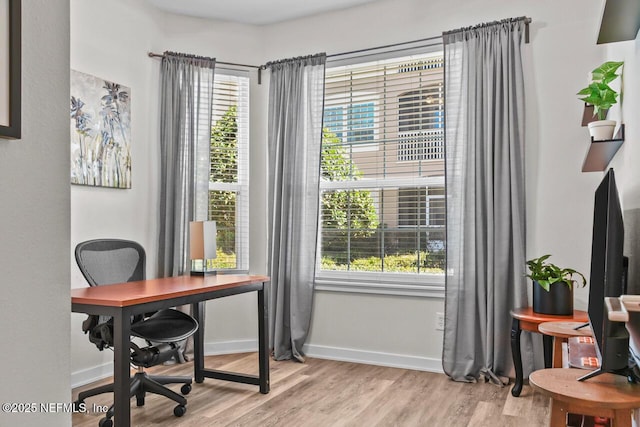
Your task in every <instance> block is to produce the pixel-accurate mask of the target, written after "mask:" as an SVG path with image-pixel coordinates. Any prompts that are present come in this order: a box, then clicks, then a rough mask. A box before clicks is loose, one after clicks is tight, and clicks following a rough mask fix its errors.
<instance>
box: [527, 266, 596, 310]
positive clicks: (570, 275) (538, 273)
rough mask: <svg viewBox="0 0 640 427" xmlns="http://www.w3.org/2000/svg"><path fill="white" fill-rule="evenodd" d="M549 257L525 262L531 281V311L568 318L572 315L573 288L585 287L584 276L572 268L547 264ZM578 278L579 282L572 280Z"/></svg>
mask: <svg viewBox="0 0 640 427" xmlns="http://www.w3.org/2000/svg"><path fill="white" fill-rule="evenodd" d="M550 256H551V255H543V256H541V257H539V258H534V259H531V260H529V261H527V267H528V268H529V271H530V273H529V274H527V275H526V276H527V277H528V278H530V279H531V280H532V281H533V311H534V312H536V313H542V314H552V315H558V316H570V315H572V314H573V286H574V284H578V285H579V286H585V285H586V284H587V280H586V279H585V277H584V275H583V274H582V273H580V272H578V271H576V270H574V269H572V268H560V267H558V266H557V265H555V264H552V263H550V262H547V259H548V258H549V257H550ZM574 276H577V277H579V278H580V279H582V280H580V282H576V280H574Z"/></svg>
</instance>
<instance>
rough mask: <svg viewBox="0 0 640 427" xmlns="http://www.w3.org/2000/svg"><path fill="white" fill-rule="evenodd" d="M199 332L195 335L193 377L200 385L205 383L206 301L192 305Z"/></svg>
mask: <svg viewBox="0 0 640 427" xmlns="http://www.w3.org/2000/svg"><path fill="white" fill-rule="evenodd" d="M191 309H192V311H193V317H195V318H196V320H197V321H198V330H197V331H196V333H195V334H193V376H194V379H195V382H197V383H198V384H200V383H202V382H203V381H204V301H200V302H196V303H193V304H191Z"/></svg>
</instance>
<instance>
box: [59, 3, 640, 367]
mask: <svg viewBox="0 0 640 427" xmlns="http://www.w3.org/2000/svg"><path fill="white" fill-rule="evenodd" d="M602 3H603V1H602V0H591V1H584V0H565V1H563V5H562V7H558V5H557V2H555V1H553V0H540V1H536V2H531V1H525V0H515V1H506V0H476V1H471V2H470V1H463V0H433V1H429V2H425V1H421V0H382V1H379V2H376V3H373V4H370V5H366V6H360V7H356V8H353V9H348V10H344V11H340V12H335V13H327V14H323V15H318V16H315V17H310V18H306V19H299V20H294V21H289V22H285V23H281V24H276V25H270V26H262V27H254V26H245V25H239V24H229V23H223V22H216V21H209V20H199V19H194V18H186V17H179V16H175V15H170V14H164V13H161V12H158V11H154V10H152V9H151V8H150V7H148V6H147V5H146V3H145V2H144V1H142V0H136V1H125V0H114V1H110V2H109V3H106V4H105V3H104V2H99V1H98V0H82V1H80V0H72V2H71V5H72V11H71V26H72V27H71V28H72V32H71V34H72V48H71V67H72V68H74V69H77V70H79V71H84V72H88V73H91V74H95V75H97V76H100V77H104V78H106V79H110V80H114V81H116V82H120V83H122V84H125V85H127V86H129V87H131V89H132V107H133V110H132V123H133V147H134V152H133V189H132V190H106V189H95V188H85V187H75V186H74V187H72V212H73V213H72V219H73V223H72V232H71V240H72V246H73V245H75V243H77V242H78V241H80V240H84V239H87V238H92V237H96V236H98V235H122V236H126V237H130V238H135V239H137V240H139V241H141V242H142V243H143V244H144V245H145V246H146V247H147V250H148V252H149V253H150V254H152V255H153V254H154V253H155V248H156V243H155V237H154V236H155V232H156V229H157V225H156V221H155V219H154V212H155V209H156V205H157V194H156V193H157V185H156V179H157V174H158V171H157V168H156V166H155V165H156V164H157V161H158V160H157V157H158V149H157V130H156V129H157V123H156V117H157V107H156V106H157V93H156V89H157V78H158V63H157V61H155V60H151V59H149V58H147V57H146V56H145V53H146V51H147V50H153V51H155V52H162V51H164V50H176V51H181V52H187V53H195V54H200V55H206V56H214V57H217V58H218V59H219V60H222V61H229V62H241V63H248V64H256V65H258V64H261V63H264V62H266V61H267V60H274V59H281V58H286V57H292V56H298V55H305V54H310V53H315V52H320V51H325V52H327V53H328V54H332V53H339V52H344V51H348V50H352V49H361V48H367V47H372V46H377V45H383V44H388V43H394V42H403V41H408V40H414V39H420V38H425V37H430V36H435V35H438V34H440V33H441V32H442V31H444V30H450V29H454V28H459V27H462V26H468V25H474V24H477V23H480V22H486V21H492V20H495V19H501V18H507V17H514V16H522V15H526V16H529V17H531V18H532V19H533V23H532V25H531V43H530V44H529V45H526V47H525V68H526V74H527V84H526V92H527V101H526V107H527V152H526V156H527V193H528V200H527V203H528V210H527V217H528V231H527V236H528V244H527V255H528V257H534V256H538V255H542V254H543V253H552V254H553V259H554V260H555V261H557V262H558V263H561V264H565V265H567V266H571V267H574V268H577V269H578V270H581V271H583V272H585V273H587V272H588V270H589V258H590V242H591V215H592V214H591V212H592V203H593V201H592V197H593V196H592V195H593V190H594V189H595V187H596V185H597V183H598V182H599V180H600V179H601V176H602V175H601V174H598V173H592V174H583V173H582V172H580V169H581V166H582V160H583V158H584V155H585V153H586V148H587V143H588V140H589V138H588V134H587V131H586V129H585V128H582V127H580V119H581V114H582V105H581V103H580V101H578V100H577V97H576V96H575V93H576V92H577V91H578V90H579V89H580V88H581V87H582V86H583V85H584V83H585V82H586V77H587V73H588V71H590V70H591V69H592V68H593V65H594V64H598V63H600V62H602V60H603V59H604V58H605V56H606V54H607V52H606V48H605V47H602V46H596V44H595V40H596V35H597V29H598V26H599V20H600V10H601V5H602ZM98 10H101V11H102V12H101V13H96V11H98ZM114 16H122V17H123V19H122V20H121V21H120V22H119V20H118V19H113V17H114ZM101 27H107V28H110V29H111V30H110V31H108V32H101V33H99V32H96V31H92V29H93V28H101ZM636 50H637V48H636ZM629 55H636V56H637V52H635V53H629ZM263 80H264V81H265V82H264V83H263V85H260V86H258V85H257V83H256V79H255V72H254V73H252V87H251V90H252V106H251V114H252V127H251V133H252V135H251V150H252V154H251V155H252V157H251V161H252V168H251V191H252V194H251V202H252V209H251V235H250V237H251V242H252V245H251V250H252V253H251V260H252V261H251V271H252V272H253V273H264V272H265V271H266V259H267V254H266V235H267V222H266V193H267V191H266V190H267V188H266V183H267V179H266V177H267V169H266V139H265V135H266V128H267V123H266V112H267V107H268V101H267V96H268V84H267V83H266V81H267V80H268V73H265V75H264V76H263ZM629 84H631V83H629ZM636 91H637V89H636ZM636 108H637V107H636ZM635 111H637V109H636V110H635ZM625 114H626V113H625ZM627 117H629V116H628V115H627ZM629 130H631V129H629ZM626 145H630V144H626ZM623 149H624V150H628V149H629V148H628V147H626V146H625V147H624V148H623ZM625 181H626V182H628V183H629V184H628V185H625V188H626V187H629V188H630V187H631V185H632V184H631V182H633V179H632V178H629V179H626V180H625ZM639 192H640V191H639ZM638 199H639V200H640V196H639V197H638ZM151 259H153V257H151ZM150 264H153V261H151V262H150ZM148 273H149V274H154V273H155V268H154V266H151V265H150V267H149V270H148ZM72 275H73V280H72V286H84V283H83V282H82V280H81V277H80V275H79V273H77V269H76V268H75V265H74V264H73V263H72ZM587 295H588V290H587V289H581V290H578V291H577V295H576V299H577V301H576V305H577V307H578V308H585V307H586V299H587ZM443 305H444V304H443V301H442V299H438V298H409V297H400V296H380V295H375V296H374V295H358V294H347V293H335V292H317V293H316V299H315V304H314V309H313V310H314V312H313V320H312V321H313V324H312V330H311V335H310V338H309V342H308V346H307V350H308V351H309V353H310V354H315V355H323V356H325V357H334V358H343V359H358V360H364V361H375V362H376V363H383V364H396V365H404V366H413V367H416V368H420V369H436V370H437V369H440V362H439V360H440V357H441V352H442V349H441V346H442V334H441V332H439V331H436V330H435V312H436V311H442V310H443ZM210 307H211V309H210V310H209V312H208V315H209V317H208V321H207V327H208V331H207V338H206V339H207V349H208V351H210V352H216V351H224V350H225V349H230V348H239V349H243V348H251V347H252V346H255V322H256V320H255V313H254V311H255V310H254V307H255V301H254V298H253V297H252V296H249V295H246V296H240V297H237V298H232V299H229V300H228V301H224V302H223V301H219V302H215V303H211V304H210ZM238 313H240V316H241V318H243V319H246V322H237V316H238ZM80 320H81V319H74V321H73V324H72V327H71V329H72V342H73V349H72V354H73V363H74V365H73V366H74V369H75V367H76V366H79V367H81V368H82V369H90V368H92V367H93V366H95V364H96V363H103V362H105V360H106V359H100V355H97V354H96V353H97V352H96V351H95V349H93V348H91V345H90V344H88V343H87V341H86V337H84V336H83V335H81V334H80V333H79V332H78V330H79V322H80ZM221 323H222V324H226V325H229V324H234V325H236V326H235V328H236V329H227V330H225V331H224V332H223V331H215V330H214V328H213V327H212V326H215V324H221ZM76 362H77V363H76ZM94 373H95V372H94ZM88 376H90V375H85V377H87V378H88ZM80 377H82V375H81V374H78V378H80Z"/></svg>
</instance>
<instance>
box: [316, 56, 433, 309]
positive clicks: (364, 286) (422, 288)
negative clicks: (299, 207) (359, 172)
mask: <svg viewBox="0 0 640 427" xmlns="http://www.w3.org/2000/svg"><path fill="white" fill-rule="evenodd" d="M373 60H375V58H374V59H373ZM383 61H384V59H383ZM366 62H371V60H366V61H362V63H366ZM385 62H386V61H385ZM351 64H353V62H352V63H351ZM332 66H333V64H331V63H327V68H328V69H329V68H332ZM335 66H336V67H340V66H341V65H339V63H336V65H335ZM416 90H418V91H422V90H423V89H420V88H417V89H416ZM353 93H354V94H357V93H358V92H357V91H355V92H353ZM354 97H355V98H356V99H357V98H358V97H356V96H354ZM331 98H333V95H329V94H328V95H327V99H331ZM354 101H355V102H354V104H362V102H359V101H358V100H354ZM380 102H381V103H382V102H384V101H383V100H380ZM338 107H340V108H341V111H340V112H339V114H337V115H339V116H341V117H342V123H343V126H342V128H341V129H342V130H341V131H337V132H341V133H342V134H341V135H337V136H338V137H339V138H340V140H341V141H347V137H348V131H349V129H348V126H347V121H348V120H347V113H346V112H347V111H348V108H349V107H350V106H349V105H345V104H335V105H334V104H332V105H331V106H330V107H328V109H329V108H333V109H337V108H338ZM374 108H375V104H374ZM374 117H377V115H374ZM374 120H375V119H374ZM399 125H400V123H399V121H398V126H399ZM441 126H442V125H441ZM327 129H328V130H329V131H330V132H334V131H335V130H336V128H335V126H334V127H333V129H332V128H328V127H327ZM440 129H442V127H440V126H438V127H437V130H440ZM434 130H436V129H434ZM378 131H379V127H378V124H377V123H375V124H374V136H375V137H374V140H373V141H372V142H367V143H366V145H370V146H374V145H375V146H376V147H378V146H379V144H380V142H379V140H378V137H377V132H378ZM337 132H335V133H336V134H337ZM354 151H355V150H354ZM423 161H429V160H423ZM442 161H443V160H442ZM398 162H401V161H398ZM423 186H424V188H425V191H427V190H426V189H427V188H429V187H443V188H445V191H446V187H445V180H444V173H443V174H442V175H440V176H423V177H415V176H411V177H408V178H399V177H394V178H366V177H362V178H358V179H357V180H352V181H327V180H322V179H321V183H320V198H322V196H323V194H324V192H325V191H331V190H367V189H369V190H380V191H382V190H384V189H392V188H394V187H395V188H397V189H399V188H403V187H404V188H409V187H423ZM432 197H433V198H437V199H440V198H444V196H440V195H435V196H430V197H428V199H430V198H432ZM427 204H428V203H427ZM427 209H428V206H427ZM322 222H323V221H322V210H321V209H319V210H318V239H317V251H318V252H317V253H318V255H317V256H316V265H315V268H316V272H315V282H314V283H315V289H316V290H321V291H331V292H347V293H365V294H384V295H402V296H418V297H435V298H442V297H444V289H445V287H444V286H445V274H444V273H443V274H433V273H397V272H363V271H336V270H322V269H321V261H322V252H321V247H322ZM434 227H436V228H438V227H437V226H434ZM434 227H431V226H426V227H425V228H434ZM445 233H446V228H445Z"/></svg>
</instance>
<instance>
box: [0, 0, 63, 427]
mask: <svg viewBox="0 0 640 427" xmlns="http://www.w3.org/2000/svg"><path fill="white" fill-rule="evenodd" d="M5 3H6V2H5ZM68 120H69V2H68V1H65V0H60V1H56V2H51V1H45V0H29V1H23V2H22V139H20V140H14V141H10V140H3V139H0V182H2V184H0V200H1V201H2V202H1V203H0V223H1V224H2V226H1V232H0V236H1V237H0V242H1V243H0V271H2V290H1V291H0V325H2V328H1V332H0V338H1V340H2V343H3V347H4V348H3V350H2V352H1V355H0V363H1V365H2V386H0V401H1V402H3V403H4V402H35V403H46V402H58V403H69V402H70V401H71V392H70V390H71V389H70V383H69V371H70V362H69V356H70V349H69V333H68V330H69V318H70V316H69V311H70V310H69V309H70V294H69V252H68V248H69V128H68V125H67V121H68ZM70 424H71V416H70V414H68V413H64V412H60V413H57V414H51V413H48V414H47V413H42V412H40V411H39V413H35V414H34V413H30V414H14V413H4V411H3V412H2V413H0V425H2V426H17V425H20V426H40V425H48V426H64V425H70Z"/></svg>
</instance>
